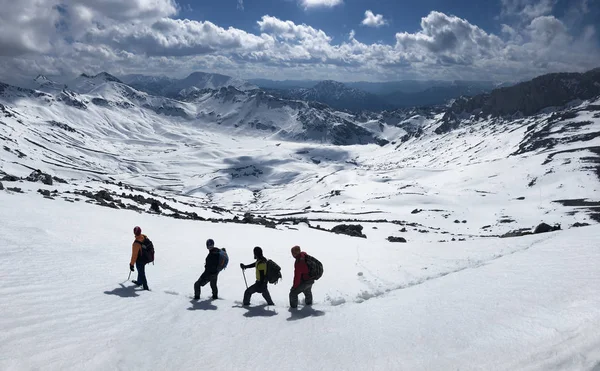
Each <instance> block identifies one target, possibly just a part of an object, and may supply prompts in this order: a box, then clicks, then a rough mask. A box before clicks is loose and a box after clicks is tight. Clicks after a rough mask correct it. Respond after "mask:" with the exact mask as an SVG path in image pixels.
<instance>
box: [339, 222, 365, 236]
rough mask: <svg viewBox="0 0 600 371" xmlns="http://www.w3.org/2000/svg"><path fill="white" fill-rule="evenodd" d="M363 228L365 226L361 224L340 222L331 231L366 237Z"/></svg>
mask: <svg viewBox="0 0 600 371" xmlns="http://www.w3.org/2000/svg"><path fill="white" fill-rule="evenodd" d="M362 230H363V226H362V225H360V224H340V225H336V226H335V227H333V229H332V230H331V231H332V232H333V233H338V234H339V233H341V234H345V235H348V236H353V237H363V238H366V237H367V236H365V235H364V234H363V233H362Z"/></svg>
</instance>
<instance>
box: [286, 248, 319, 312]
mask: <svg viewBox="0 0 600 371" xmlns="http://www.w3.org/2000/svg"><path fill="white" fill-rule="evenodd" d="M292 256H293V257H294V258H295V259H296V263H294V285H293V286H292V289H291V290H290V307H291V308H297V307H298V295H300V293H303V294H304V303H305V304H306V305H312V301H313V296H312V291H311V289H312V285H313V283H315V280H314V279H313V278H312V277H310V276H309V274H308V265H307V264H306V260H305V258H306V253H305V252H303V251H302V250H300V246H294V247H292Z"/></svg>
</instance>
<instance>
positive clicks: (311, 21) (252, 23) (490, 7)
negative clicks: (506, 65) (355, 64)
mask: <svg viewBox="0 0 600 371" xmlns="http://www.w3.org/2000/svg"><path fill="white" fill-rule="evenodd" d="M239 4H240V1H239V0H222V1H205V0H197V1H188V2H181V3H180V5H181V9H182V10H181V12H180V14H179V15H178V17H180V18H190V19H196V20H208V21H212V22H215V23H217V24H219V25H220V26H223V27H236V28H240V29H243V30H247V31H249V32H254V33H258V32H259V29H258V26H257V24H256V22H257V20H259V19H260V18H261V17H262V16H263V15H267V14H268V15H271V16H275V17H277V18H279V19H284V20H291V21H292V22H294V23H296V24H303V23H304V24H308V25H310V26H312V27H315V28H317V29H321V30H323V31H325V32H326V33H327V34H328V35H331V36H333V37H334V40H342V39H345V38H346V37H347V35H348V33H349V32H350V30H352V29H354V30H355V32H356V37H357V38H359V39H360V40H361V41H362V42H366V43H374V42H378V41H383V42H385V43H393V42H394V41H395V40H394V34H395V32H403V31H407V32H414V31H415V30H418V29H419V25H420V22H421V18H422V17H425V16H427V14H429V12H431V11H432V10H436V11H440V12H442V13H446V14H451V15H455V16H458V17H460V18H463V19H466V20H468V21H469V22H470V23H471V24H474V25H477V26H479V27H481V28H482V29H483V30H485V31H487V32H490V33H499V32H500V31H501V28H502V27H501V26H502V24H503V23H506V22H511V21H513V20H514V17H510V16H507V17H501V13H502V8H503V6H502V2H501V1H495V0H454V1H448V0H418V1H413V0H347V1H345V2H343V3H341V4H340V5H338V6H334V7H314V8H309V9H305V8H304V7H303V6H302V4H300V3H299V2H296V1H286V0H243V1H242V2H241V4H243V7H240V6H239ZM582 4H583V2H582V1H580V0H559V1H556V2H555V5H554V7H553V9H552V11H551V12H550V13H549V14H552V15H554V16H556V17H557V18H564V17H565V16H567V14H568V12H569V10H571V9H575V8H580V7H581V6H582ZM586 4H587V7H588V13H587V14H585V16H584V17H583V18H582V22H577V23H576V24H575V26H580V25H581V24H590V23H594V20H596V24H598V25H600V1H594V0H590V1H587V2H586ZM366 10H371V11H373V13H375V14H381V15H383V16H384V19H386V20H387V22H388V24H387V25H386V26H382V27H365V26H361V24H360V23H361V22H362V20H363V19H364V18H365V11H366ZM511 18H512V19H511ZM575 28H579V27H575ZM574 31H575V32H580V31H581V30H580V29H576V30H574ZM598 40H600V39H598Z"/></svg>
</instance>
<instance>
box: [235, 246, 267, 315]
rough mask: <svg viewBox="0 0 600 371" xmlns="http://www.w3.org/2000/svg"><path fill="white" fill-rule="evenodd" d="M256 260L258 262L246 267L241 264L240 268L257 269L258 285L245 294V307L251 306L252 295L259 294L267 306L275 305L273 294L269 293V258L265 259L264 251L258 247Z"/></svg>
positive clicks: (256, 248) (255, 250)
mask: <svg viewBox="0 0 600 371" xmlns="http://www.w3.org/2000/svg"><path fill="white" fill-rule="evenodd" d="M254 259H256V261H255V262H254V263H252V264H248V265H244V263H240V268H242V269H244V270H246V269H248V268H254V267H256V283H254V285H252V286H250V287H248V288H247V289H246V291H245V292H244V301H243V305H244V306H248V305H250V297H251V296H252V294H254V293H257V292H258V293H261V294H262V296H263V298H265V300H266V301H267V305H275V304H274V303H273V300H271V294H270V293H269V287H268V284H269V281H268V280H267V258H265V257H264V255H263V251H262V249H261V248H260V247H258V246H256V247H255V248H254Z"/></svg>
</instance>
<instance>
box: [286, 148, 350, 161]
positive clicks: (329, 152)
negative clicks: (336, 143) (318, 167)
mask: <svg viewBox="0 0 600 371" xmlns="http://www.w3.org/2000/svg"><path fill="white" fill-rule="evenodd" d="M295 154H296V155H301V156H302V157H304V158H305V160H306V161H307V162H308V161H312V162H315V161H319V162H321V161H325V162H335V163H343V162H345V161H347V160H349V159H350V152H349V151H347V150H345V149H340V148H330V147H323V148H320V147H304V148H300V149H298V150H297V151H296V153H295Z"/></svg>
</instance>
